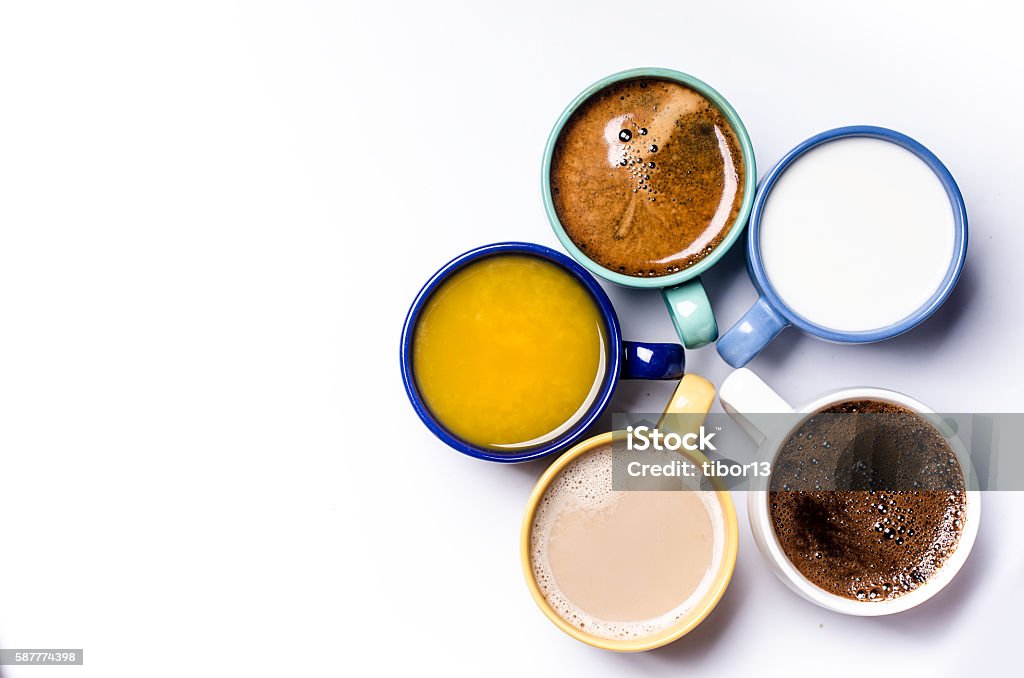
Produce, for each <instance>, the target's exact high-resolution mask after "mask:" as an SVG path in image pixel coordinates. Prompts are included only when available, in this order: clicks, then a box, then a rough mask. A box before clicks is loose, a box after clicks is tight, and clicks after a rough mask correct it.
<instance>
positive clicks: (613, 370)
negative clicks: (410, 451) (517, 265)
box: [399, 241, 623, 463]
mask: <svg viewBox="0 0 1024 678" xmlns="http://www.w3.org/2000/svg"><path fill="white" fill-rule="evenodd" d="M497 254H525V255H529V256H535V257H540V258H542V259H546V260H547V261H550V262H551V263H553V264H555V265H557V266H559V267H560V268H562V269H563V270H565V271H567V272H569V273H571V274H572V275H573V276H574V277H575V278H576V279H577V280H579V281H580V283H582V284H583V286H584V287H585V288H586V289H587V290H588V291H589V292H590V295H591V297H592V298H593V299H594V302H595V303H596V304H597V307H598V309H599V310H600V313H601V318H602V320H603V321H604V325H605V330H606V332H607V335H608V338H607V341H608V353H609V355H608V360H607V362H606V364H605V374H604V382H603V383H602V384H601V389H600V391H599V392H598V395H597V397H596V398H595V399H594V402H593V403H592V404H591V406H590V408H589V409H588V410H587V412H586V413H585V414H584V415H583V416H581V417H580V418H579V419H578V420H577V421H576V422H575V423H574V424H573V425H572V426H571V427H570V428H569V430H567V431H565V432H564V433H562V434H561V435H559V436H558V437H556V438H555V439H554V440H552V441H550V442H548V443H544V444H542V445H538V446H536V447H530V448H527V449H524V450H521V451H514V452H497V451H494V450H489V449H487V448H483V447H478V446H476V445H472V444H470V443H467V442H466V441H464V440H462V439H461V438H459V437H458V436H456V435H454V434H453V433H451V432H450V431H448V429H447V428H446V427H445V426H444V425H443V424H442V423H441V422H440V421H439V420H438V419H437V418H436V417H435V416H434V415H433V413H432V412H431V411H430V409H429V408H428V407H427V405H426V403H425V402H424V401H423V398H422V396H421V395H420V392H419V388H418V387H417V385H416V378H415V375H414V374H413V367H412V362H413V358H412V342H413V335H414V330H415V327H416V322H417V321H418V320H419V315H420V312H421V311H422V310H423V307H424V305H425V304H426V303H427V301H428V300H429V299H430V297H431V296H432V295H433V293H434V292H435V291H436V290H437V288H438V287H439V286H440V285H441V284H442V283H443V282H444V281H445V280H447V279H448V278H449V277H451V275H452V274H453V273H455V272H456V271H458V270H460V269H462V268H463V267H465V266H467V265H469V264H471V263H474V262H476V261H478V260H480V259H483V258H485V257H490V256H494V255H497ZM622 351H623V342H622V330H621V328H620V327H619V319H618V316H617V315H616V313H615V308H614V307H613V306H612V302H611V300H610V299H609V298H608V295H607V293H605V291H604V290H603V289H602V288H601V285H600V284H598V282H597V281H596V280H595V279H594V277H593V276H591V275H590V274H589V273H588V272H587V271H586V269H584V268H583V267H582V266H580V265H579V264H578V263H577V262H575V261H573V260H572V259H571V258H570V257H567V256H566V255H564V254H562V253H561V252H558V251H556V250H553V249H551V248H550V247H545V246H544V245H538V244H536V243H531V242H521V241H504V242H497V243H491V244H489V245H481V246H480V247H475V248H473V249H471V250H468V251H466V252H463V253H462V254H460V255H458V256H457V257H455V258H453V259H452V260H450V261H449V262H448V263H446V264H445V265H444V266H442V267H441V268H440V269H438V270H437V272H435V273H434V274H433V275H432V276H430V279H429V280H427V282H426V283H424V285H423V287H422V288H421V289H420V291H419V292H418V293H417V294H416V298H415V300H414V301H413V302H412V305H411V306H410V307H409V311H408V313H407V314H406V317H405V323H404V325H403V326H402V339H401V344H400V347H399V360H400V362H401V368H402V384H403V385H404V386H405V393H406V395H407V396H408V398H409V402H410V403H412V406H413V409H414V410H416V414H417V415H419V418H420V420H421V421H422V422H423V423H424V424H425V425H426V427H427V428H428V429H430V431H431V433H433V434H434V435H435V436H437V437H438V438H439V439H440V440H441V441H442V442H444V443H445V444H446V445H448V446H449V447H451V448H453V449H455V450H457V451H459V452H461V453H462V454H465V455H468V456H470V457H474V458H476V459H483V460H486V461H494V462H499V463H517V462H524V461H532V460H534V459H540V458H541V457H545V456H547V455H549V454H552V453H554V452H558V451H560V450H564V449H565V448H567V447H569V446H571V445H572V444H574V443H576V442H577V440H578V438H579V437H580V436H581V435H582V434H583V433H584V432H585V431H586V430H587V429H588V428H589V427H590V426H591V425H592V424H593V423H594V422H595V421H597V419H598V418H599V417H600V416H601V413H602V412H604V410H605V408H606V407H607V406H608V403H609V402H610V401H611V398H612V395H613V394H614V393H615V389H616V387H617V386H618V383H619V379H620V373H621V371H622Z"/></svg>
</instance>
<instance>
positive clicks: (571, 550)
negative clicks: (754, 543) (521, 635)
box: [530, 445, 725, 639]
mask: <svg viewBox="0 0 1024 678" xmlns="http://www.w3.org/2000/svg"><path fill="white" fill-rule="evenodd" d="M665 454H667V455H670V454H672V453H665ZM612 457H613V455H612V446H611V445H606V446H604V447H600V448H597V449H595V450H593V451H591V452H589V453H587V454H585V455H583V456H581V457H579V458H577V459H576V460H574V461H573V462H572V463H571V464H569V465H568V466H566V468H564V469H562V471H561V472H560V473H559V474H558V476H557V477H556V478H555V479H554V480H553V481H552V482H551V484H550V485H549V486H548V488H547V490H546V491H545V493H544V496H543V497H542V498H541V501H540V502H538V505H537V509H536V512H535V514H534V519H533V526H532V530H531V537H530V555H531V562H532V567H533V574H534V578H535V579H536V582H537V585H538V587H539V588H540V590H541V593H542V594H543V595H544V598H545V599H546V600H547V602H548V604H549V605H551V607H552V608H553V609H554V610H555V611H556V612H557V613H558V615H559V616H561V617H562V618H563V619H565V620H566V621H567V622H569V623H570V624H572V625H573V626H575V627H576V628H578V629H580V630H581V631H584V632H586V633H588V634H591V635H593V636H598V637H601V638H610V639H632V638H644V637H647V636H651V635H654V634H657V633H659V632H661V631H664V630H665V629H667V628H669V627H671V626H673V625H674V624H675V623H676V622H678V620H680V619H681V618H683V617H685V616H686V615H687V614H688V613H689V612H690V610H691V609H693V607H694V606H695V605H696V604H697V603H698V602H699V601H700V600H701V599H702V598H703V597H704V595H705V594H706V593H707V592H708V590H709V588H710V586H711V584H712V581H713V580H714V576H715V574H716V573H717V572H718V570H719V568H720V567H721V563H722V550H723V540H724V534H725V526H724V525H725V523H724V518H723V515H722V510H721V507H720V506H719V503H718V499H717V497H716V496H715V493H714V492H712V491H707V490H696V489H690V490H685V491H628V492H627V491H621V490H614V489H612ZM691 482H695V481H691ZM691 487H693V488H695V487H697V485H692V486H691Z"/></svg>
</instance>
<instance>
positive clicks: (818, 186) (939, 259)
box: [760, 137, 955, 331]
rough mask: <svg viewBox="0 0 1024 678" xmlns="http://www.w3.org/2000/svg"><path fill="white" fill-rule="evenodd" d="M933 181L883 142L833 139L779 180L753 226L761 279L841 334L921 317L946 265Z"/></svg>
mask: <svg viewBox="0 0 1024 678" xmlns="http://www.w3.org/2000/svg"><path fill="white" fill-rule="evenodd" d="M954 226H955V224H954V219H953V210H952V207H951V204H950V201H949V198H948V197H947V196H946V192H945V189H944V188H943V186H942V183H941V182H940V181H939V178H938V177H937V176H936V175H935V173H934V172H932V170H931V168H929V167H928V165H926V164H925V163H924V162H923V161H922V160H921V159H920V158H918V157H917V156H916V155H914V154H913V153H911V152H910V151H908V150H906V149H904V148H903V147H902V146H898V145H896V144H894V143H890V142H888V141H882V140H880V139H870V138H865V137H852V138H846V139H838V140H836V141H830V142H827V143H824V144H822V145H820V146H817V147H816V148H814V149H812V150H810V151H808V152H807V153H805V154H804V155H802V156H801V157H800V158H798V159H797V160H796V161H795V162H793V164H791V165H790V166H789V167H788V168H787V169H786V170H785V171H784V172H783V173H782V175H781V176H780V177H779V178H778V180H777V181H776V182H775V185H774V186H773V187H772V191H771V193H770V194H769V196H768V199H767V201H766V203H765V207H764V213H763V214H762V217H761V232H760V246H761V254H762V260H763V263H764V268H765V272H766V273H767V275H768V279H769V280H770V281H771V284H772V286H773V287H774V288H775V290H776V292H778V294H779V296H780V297H781V298H782V300H783V301H784V302H785V303H786V304H787V305H788V306H789V307H790V308H791V309H792V310H793V311H795V312H796V313H798V314H799V315H801V316H803V317H804V318H806V319H807V320H810V321H811V322H813V323H816V324H818V325H822V326H824V327H827V328H830V329H834V330H841V331H864V330H874V329H879V328H882V327H886V326H889V325H892V324H893V323H896V322H899V321H900V320H902V319H903V318H906V317H907V316H909V315H910V314H912V313H913V312H914V311H916V310H917V309H918V308H920V307H921V306H922V305H923V304H924V303H925V302H927V301H928V299H929V298H930V297H931V296H932V294H934V292H935V291H936V289H937V288H938V287H939V285H940V284H941V283H942V280H943V279H944V278H945V275H946V272H947V270H948V269H949V264H950V259H951V258H952V256H953V240H954Z"/></svg>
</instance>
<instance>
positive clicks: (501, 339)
mask: <svg viewBox="0 0 1024 678" xmlns="http://www.w3.org/2000/svg"><path fill="white" fill-rule="evenodd" d="M412 354H413V355H412V368H413V375H414V377H415V380H416V387H417V389H418V390H419V392H420V395H421V397H422V398H423V401H424V402H425V403H426V405H427V408H428V409H429V410H430V411H431V413H432V414H433V415H434V417H435V418H437V420H438V422H439V423H440V424H441V425H442V426H444V427H445V428H446V429H447V430H448V431H449V432H450V433H452V434H454V435H455V436H457V437H459V438H461V439H462V440H464V441H465V442H467V443H469V444H471V445H475V446H478V447H485V448H490V449H493V450H499V451H500V450H508V451H509V452H512V451H514V450H521V449H524V448H529V447H534V446H537V445H541V444H543V443H545V442H548V441H550V440H553V439H554V438H556V437H557V436H559V435H561V434H562V433H563V432H565V431H566V430H568V429H569V428H570V427H571V426H572V425H573V424H574V423H575V422H576V421H578V420H579V419H580V418H581V417H582V416H583V415H584V414H585V413H586V412H587V410H588V409H589V408H590V406H591V404H592V403H593V401H594V399H595V398H596V397H597V394H598V392H599V391H600V387H601V384H602V382H603V380H604V377H605V369H606V362H607V360H608V337H607V330H606V327H605V322H604V317H603V316H602V314H601V311H600V308H599V307H598V305H597V302H596V300H595V299H594V298H593V296H591V294H590V292H589V290H587V288H586V287H585V286H584V285H583V283H582V282H581V281H580V280H579V279H578V278H576V277H575V276H574V275H572V274H571V273H570V272H568V271H566V270H564V269H563V268H561V267H560V266H558V265H556V264H553V263H551V262H549V261H547V260H546V259H543V258H541V257H535V256H531V255H525V254H498V255H493V256H490V257H485V258H483V259H480V260H478V261H475V262H472V263H470V264H467V265H466V266H465V267H464V268H462V269H460V270H458V271H456V272H455V273H454V274H452V275H451V276H450V277H449V278H448V279H447V280H445V281H444V282H443V283H441V285H440V286H439V287H438V288H437V289H436V290H435V291H434V293H433V294H432V295H431V297H430V298H429V299H428V300H427V303H426V304H425V305H424V307H423V310H422V312H421V313H420V316H419V319H418V322H417V324H416V328H415V332H414V334H413V344H412Z"/></svg>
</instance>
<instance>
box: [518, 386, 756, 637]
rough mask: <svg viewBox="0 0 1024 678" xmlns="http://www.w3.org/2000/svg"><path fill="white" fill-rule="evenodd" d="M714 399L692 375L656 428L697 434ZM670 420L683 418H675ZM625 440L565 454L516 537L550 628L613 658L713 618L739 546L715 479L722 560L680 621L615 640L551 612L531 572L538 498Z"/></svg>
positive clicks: (697, 457) (595, 442) (697, 456)
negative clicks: (590, 457) (571, 469)
mask: <svg viewBox="0 0 1024 678" xmlns="http://www.w3.org/2000/svg"><path fill="white" fill-rule="evenodd" d="M714 399H715V387H714V385H713V384H711V382H709V381H708V380H707V379H704V378H703V377H699V376H697V375H693V374H688V375H686V376H684V377H683V378H682V379H681V380H680V382H679V386H678V387H677V388H676V391H675V393H674V394H673V396H672V400H671V401H670V402H669V404H668V406H667V407H666V408H665V413H664V414H663V415H662V417H661V420H660V421H659V422H658V428H659V430H661V431H663V432H675V433H679V434H680V435H683V434H685V433H689V432H691V431H695V430H696V429H697V428H698V427H699V426H700V424H701V423H703V420H704V416H705V415H706V414H707V413H708V411H709V410H710V409H711V403H712V402H713V401H714ZM672 415H686V416H680V417H673V416H672ZM679 422H685V424H684V427H685V429H686V430H679V429H680V427H679ZM624 434H625V432H623V431H620V432H610V433H602V434H601V435H598V436H594V437H593V438H589V439H587V440H585V441H583V442H581V443H579V444H577V445H576V446H575V447H573V448H572V449H570V450H569V451H568V452H566V453H565V454H563V455H562V456H561V457H559V458H558V460H557V461H555V463H553V464H552V465H551V466H550V468H548V470H547V471H545V473H544V475H542V476H541V477H540V480H538V481H537V486H536V487H535V488H534V490H533V494H531V495H530V500H529V502H528V503H527V505H526V515H525V516H524V517H523V527H522V530H521V532H520V539H519V555H520V559H521V561H522V566H523V573H524V574H525V575H526V585H527V586H528V587H529V589H530V594H531V595H532V596H533V599H534V601H535V602H536V603H537V606H538V607H540V609H541V611H542V612H543V613H544V614H545V615H546V616H547V618H548V619H550V620H551V621H552V622H554V624H555V626H557V627H558V628H560V629H561V630H562V631H564V632H566V633H567V634H569V635H570V636H572V637H573V638H575V639H576V640H579V641H581V642H584V643H586V644H588V645H592V646H594V647H598V648H601V649H604V650H612V651H615V652H642V651H644V650H652V649H654V648H656V647H661V646H662V645H667V644H668V643H671V642H672V641H674V640H678V639H679V638H682V637H683V636H684V635H686V634H687V633H689V632H690V631H691V630H693V629H694V628H696V626H697V625H698V624H700V623H701V622H702V621H704V618H705V617H707V616H708V614H710V613H711V610H713V609H714V608H715V605H717V604H718V601H719V600H721V598H722V595H723V594H724V593H725V589H726V588H727V587H728V586H729V580H730V579H732V573H733V570H734V569H735V567H736V552H737V550H738V546H739V528H738V526H737V523H736V509H735V507H734V506H733V503H732V495H730V494H729V490H728V489H726V488H725V487H724V486H723V485H722V484H721V483H720V482H719V481H717V480H716V479H709V480H710V482H711V483H712V486H713V487H714V488H715V495H716V497H717V499H718V502H719V506H720V508H721V511H722V518H723V524H724V526H725V529H724V530H723V535H722V538H723V542H724V543H723V544H722V547H723V548H722V559H721V563H720V565H719V567H718V571H717V572H716V573H715V576H714V579H713V580H712V583H711V586H710V587H709V588H708V589H707V591H706V592H705V594H704V596H703V597H702V598H701V599H700V600H699V601H698V602H697V604H696V605H694V606H693V607H692V608H691V609H690V610H689V611H688V612H687V613H686V614H685V615H684V616H683V617H682V618H680V619H679V620H677V621H676V622H675V623H674V624H672V625H671V626H669V627H667V628H665V629H662V630H661V631H658V632H657V633H655V634H653V635H650V636H645V637H642V638H631V639H615V638H604V637H600V636H595V635H592V634H589V633H586V632H585V631H582V630H580V629H578V628H577V627H575V626H573V625H572V624H570V623H569V622H567V621H566V620H565V619H563V618H562V617H561V616H560V615H559V614H558V613H557V612H556V611H555V610H554V608H552V607H551V605H550V604H549V603H548V601H547V599H545V598H544V594H543V593H542V592H541V590H540V586H539V585H538V584H537V580H536V577H535V575H534V571H533V562H532V559H531V557H530V540H531V536H532V535H531V533H532V530H533V523H534V517H535V513H536V511H537V505H538V504H539V502H540V500H541V498H543V496H544V493H545V491H546V490H547V488H548V486H549V485H550V484H551V482H552V481H553V480H554V479H555V478H556V477H557V476H558V474H559V473H560V472H561V471H562V469H564V468H565V467H566V466H568V465H569V464H570V463H572V462H573V461H574V460H576V459H577V458H579V457H581V456H582V455H584V454H586V453H587V452H589V451H591V450H593V449H596V448H599V447H603V446H605V445H610V444H611V442H612V439H613V436H616V435H618V436H622V435H624ZM679 453H680V454H684V455H686V457H688V458H689V460H690V461H691V462H693V463H695V464H698V465H700V464H703V463H704V462H705V461H707V457H705V456H704V455H703V454H702V453H701V452H700V451H697V450H694V451H690V450H685V451H684V450H680V452H679Z"/></svg>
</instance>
